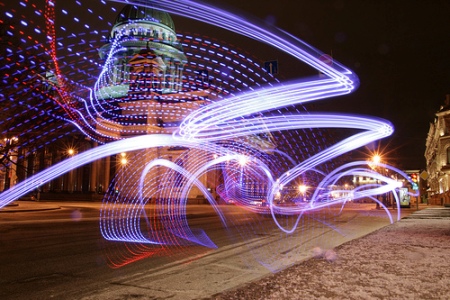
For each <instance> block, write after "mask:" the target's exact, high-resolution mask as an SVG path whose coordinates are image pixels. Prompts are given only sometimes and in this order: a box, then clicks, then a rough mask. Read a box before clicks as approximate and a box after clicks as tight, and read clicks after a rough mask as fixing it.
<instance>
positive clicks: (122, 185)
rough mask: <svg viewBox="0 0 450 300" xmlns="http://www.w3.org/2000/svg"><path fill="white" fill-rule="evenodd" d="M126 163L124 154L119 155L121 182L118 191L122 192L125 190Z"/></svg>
mask: <svg viewBox="0 0 450 300" xmlns="http://www.w3.org/2000/svg"><path fill="white" fill-rule="evenodd" d="M127 163H128V159H127V154H126V153H125V152H122V153H120V165H121V170H120V173H121V175H122V176H121V180H120V190H121V191H123V190H124V188H125V171H126V166H127Z"/></svg>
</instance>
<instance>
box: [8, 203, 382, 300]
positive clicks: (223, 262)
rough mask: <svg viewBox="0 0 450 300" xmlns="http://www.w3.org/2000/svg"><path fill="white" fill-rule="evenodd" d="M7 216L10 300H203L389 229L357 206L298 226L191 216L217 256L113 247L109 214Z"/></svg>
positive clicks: (230, 211) (74, 207)
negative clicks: (105, 231) (317, 250)
mask: <svg viewBox="0 0 450 300" xmlns="http://www.w3.org/2000/svg"><path fill="white" fill-rule="evenodd" d="M59 205H60V206H61V209H56V210H46V211H33V212H15V213H2V214H0V274H1V275H0V298H1V299H50V298H54V299H131V298H133V299H169V298H170V299H199V298H203V297H208V296H210V295H213V294H215V293H218V292H221V291H224V290H228V289H231V288H235V287H237V286H240V285H243V284H245V283H247V282H249V281H254V280H257V279H258V278H263V277H265V276H267V275H268V274H270V273H271V272H277V271H279V270H282V269H285V268H286V267H289V266H291V265H293V264H295V263H298V262H300V261H303V260H305V259H308V258H310V257H311V255H312V252H311V251H312V249H314V247H321V248H322V249H331V248H333V247H335V246H337V245H340V244H342V243H344V242H346V241H349V240H352V239H355V238H358V237H361V236H363V235H366V234H368V233H370V232H372V231H374V230H376V229H378V228H380V227H383V226H386V225H388V224H389V220H388V219H387V218H386V215H385V213H384V212H383V211H380V210H375V209H374V205H373V204H351V205H349V206H347V207H346V209H344V211H343V212H340V210H339V208H338V207H335V208H331V209H324V210H321V211H319V212H311V213H308V214H305V215H304V216H303V217H302V218H300V220H299V222H298V223H297V224H296V222H297V218H294V217H289V218H287V217H279V218H278V219H277V221H278V222H279V225H280V226H281V227H282V228H284V229H285V230H290V229H292V228H294V227H295V225H296V227H295V228H296V229H295V231H294V233H292V234H286V233H284V232H283V231H281V230H280V229H279V228H278V227H277V226H276V225H275V222H274V220H273V219H272V218H271V217H268V216H262V215H257V214H254V213H250V212H246V211H245V210H242V209H240V208H238V207H235V206H222V207H221V210H222V211H223V212H224V215H225V216H226V220H227V223H226V225H224V224H222V223H221V221H220V219H219V218H218V217H217V215H216V214H215V213H214V211H213V210H212V209H211V207H209V206H206V205H204V206H189V207H188V208H187V215H188V216H189V225H190V226H191V228H198V229H199V230H204V231H205V233H206V234H207V235H208V236H209V237H210V238H211V240H213V241H214V243H215V244H216V245H217V249H210V248H206V247H203V246H193V245H178V246H163V247H162V246H151V245H142V244H127V243H123V242H113V241H106V240H105V239H104V238H103V237H102V236H101V234H100V231H99V210H100V204H95V203H94V204H93V203H71V204H64V203H59Z"/></svg>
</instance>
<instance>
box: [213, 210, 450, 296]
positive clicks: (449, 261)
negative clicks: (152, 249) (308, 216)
mask: <svg viewBox="0 0 450 300" xmlns="http://www.w3.org/2000/svg"><path fill="white" fill-rule="evenodd" d="M311 251H313V254H314V257H315V258H313V259H310V260H307V261H305V262H303V263H301V264H299V265H297V266H294V267H291V268H289V269H286V270H284V271H281V272H279V273H277V274H274V275H271V276H269V277H266V278H264V279H262V280H260V281H258V282H253V283H250V284H248V285H246V286H244V287H242V288H240V289H237V290H233V291H228V292H225V293H222V294H220V295H215V296H214V297H213V298H212V299H450V218H441V219H436V218H434V219H433V218H428V219H420V218H411V219H409V218H407V219H403V220H401V221H400V222H397V223H395V224H393V225H390V226H387V227H384V228H382V229H380V230H378V231H376V232H374V233H372V234H369V235H367V236H365V237H363V238H361V239H358V240H353V241H351V242H348V243H346V244H344V245H341V246H339V247H337V248H336V249H334V250H330V249H321V248H318V247H317V248H314V249H312V250H311Z"/></svg>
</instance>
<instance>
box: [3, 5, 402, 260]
mask: <svg viewBox="0 0 450 300" xmlns="http://www.w3.org/2000/svg"><path fill="white" fill-rule="evenodd" d="M114 2H117V3H124V4H132V5H137V6H140V7H152V6H155V5H156V6H157V8H158V10H161V11H165V12H168V13H170V14H173V15H180V16H183V17H187V18H191V19H194V20H197V21H200V22H204V23H209V24H211V25H215V26H217V27H221V28H224V29H226V30H228V31H231V32H234V33H237V34H240V35H243V36H246V37H249V38H251V39H253V40H255V41H258V42H261V43H265V44H269V45H270V46H272V47H274V48H276V49H278V50H279V51H282V52H285V53H287V54H289V55H291V56H292V59H296V60H299V61H302V62H304V63H305V64H307V65H309V66H310V67H312V68H313V69H315V70H317V72H320V74H321V75H320V76H319V75H317V76H315V77H309V78H307V79H299V80H293V81H289V82H281V83H280V82H279V81H278V80H277V79H276V78H274V77H273V76H272V75H271V74H268V73H267V72H265V71H264V69H263V67H262V66H261V65H259V64H258V63H257V62H256V60H254V59H252V58H250V57H249V56H248V55H246V54H244V53H240V52H238V51H236V50H233V49H232V48H231V47H229V46H227V45H224V44H223V43H221V42H219V41H217V40H215V39H212V38H206V37H201V36H199V35H194V34H185V35H183V34H177V35H175V34H174V31H170V30H168V31H167V32H164V34H165V35H163V36H158V37H155V36H153V37H152V39H148V41H147V48H148V49H149V46H148V45H149V43H150V42H155V40H158V39H159V40H160V43H161V45H162V44H163V45H164V47H171V49H172V50H171V51H173V53H171V54H170V55H173V56H174V57H175V58H173V60H172V61H170V63H171V64H173V65H171V68H172V69H173V68H179V67H180V66H179V64H181V63H184V64H185V66H184V72H185V75H184V77H183V80H182V81H180V82H176V81H175V80H174V81H173V82H165V81H163V80H162V79H161V78H160V77H157V76H154V77H152V78H148V81H149V82H151V88H149V87H148V86H147V87H142V86H139V84H140V83H141V81H139V80H140V79H138V73H137V71H135V73H133V72H131V71H124V70H121V69H118V67H117V62H116V60H115V59H116V56H117V54H118V53H122V52H123V51H124V49H126V47H128V46H130V45H133V43H136V42H137V41H138V39H137V37H136V35H135V34H136V33H133V32H132V30H131V29H130V27H129V26H128V25H121V26H116V27H114V28H115V31H114V33H108V31H109V30H108V29H105V30H100V31H99V30H96V29H93V28H94V27H95V26H93V25H91V24H89V21H86V20H87V18H86V17H85V16H82V15H77V14H73V12H71V11H69V10H66V8H64V6H62V8H61V9H58V5H59V4H60V3H59V2H58V1H50V0H47V1H46V7H45V9H44V8H41V7H39V6H38V5H36V4H33V3H30V1H23V2H20V6H21V7H22V9H23V10H24V11H26V12H28V13H33V14H34V16H35V17H34V18H27V17H25V13H23V14H22V13H21V12H19V11H18V10H15V9H10V10H6V11H5V13H4V16H2V18H5V19H6V20H8V19H10V20H12V19H20V23H18V24H14V25H13V24H10V23H8V22H6V21H2V23H1V24H3V25H4V26H5V28H6V29H5V31H6V37H9V38H10V39H18V40H20V43H21V44H23V46H22V47H21V48H20V51H15V50H14V49H13V47H12V45H13V44H14V41H12V40H11V41H8V42H7V46H6V48H5V49H6V50H5V51H6V55H5V56H4V57H3V58H0V60H1V61H2V63H3V65H4V66H3V67H1V70H2V71H3V72H5V76H4V79H3V84H4V85H5V86H6V85H9V86H10V88H8V89H5V90H3V91H2V92H1V96H2V101H5V102H10V103H11V105H10V107H11V109H12V110H16V111H17V112H14V113H15V114H16V117H17V116H21V115H22V116H26V113H25V112H27V111H29V110H34V111H36V114H35V117H34V118H35V119H36V122H32V123H31V122H30V120H26V121H24V123H18V124H16V123H14V124H13V123H11V124H13V125H11V126H12V128H9V129H8V130H13V131H20V130H21V129H22V128H24V127H27V126H28V128H29V129H28V130H27V131H25V133H26V132H28V133H30V132H33V131H39V132H46V135H47V137H48V138H47V139H46V143H51V142H53V141H55V140H56V139H58V138H60V137H61V136H64V135H68V134H71V132H73V131H74V130H73V129H70V128H73V127H69V126H70V124H71V125H74V126H75V128H76V129H77V130H79V131H81V132H83V134H85V135H86V136H87V137H89V138H90V139H92V140H95V141H98V142H99V143H105V144H104V145H102V146H99V147H96V148H94V149H91V150H88V151H85V152H83V153H80V154H78V155H76V156H74V157H72V158H70V159H69V160H65V161H63V162H61V163H59V164H56V165H54V166H52V167H50V168H48V169H46V170H44V171H42V172H40V173H38V174H37V175H35V176H33V177H31V178H28V179H27V180H25V181H23V182H20V183H18V184H17V185H15V186H14V188H12V189H10V190H7V191H4V192H3V193H1V194H0V208H1V207H3V206H5V205H6V204H8V203H10V202H12V201H14V200H15V199H17V198H19V197H20V196H22V195H24V194H26V193H28V192H30V191H31V190H33V189H35V188H36V186H39V185H42V184H44V183H46V182H48V181H50V180H52V179H54V178H56V177H58V176H60V175H61V174H64V173H65V172H68V171H70V170H72V169H75V168H77V167H79V166H82V165H85V164H88V163H90V162H93V161H95V160H98V159H100V158H103V157H107V156H111V155H115V154H119V153H123V152H129V153H134V154H133V155H135V156H136V157H137V156H141V157H142V156H144V157H145V156H146V155H148V152H146V151H148V150H146V149H157V148H158V147H178V148H179V149H188V150H185V151H181V152H180V154H179V156H178V157H177V158H175V159H169V158H167V157H163V156H161V157H156V158H154V159H151V160H149V161H147V162H146V164H144V165H143V164H142V163H141V162H142V160H135V161H136V162H134V163H130V165H129V166H128V170H127V171H125V170H119V172H117V175H116V178H115V179H114V180H113V182H112V183H111V187H110V189H109V190H108V192H107V194H106V195H105V198H104V203H103V208H102V211H101V219H100V230H101V233H102V235H103V237H104V238H105V239H106V240H110V241H122V242H126V243H130V244H129V245H130V246H129V248H127V249H128V251H129V252H130V253H133V255H130V256H131V257H134V259H136V257H139V258H141V257H147V256H151V255H153V253H157V252H158V251H155V249H154V248H148V245H160V246H163V247H165V246H183V245H201V246H205V247H208V248H215V247H217V245H216V244H215V243H214V241H212V240H211V239H210V238H209V237H208V235H207V234H206V233H205V232H204V231H203V230H194V229H192V228H190V226H189V224H188V221H187V218H186V205H187V199H188V198H189V193H190V191H191V190H192V189H194V188H195V189H198V190H200V191H201V193H202V194H203V195H204V197H205V199H207V201H208V202H209V204H210V205H211V206H212V207H213V208H214V210H215V212H216V213H217V215H218V216H219V217H220V219H221V222H222V223H223V224H224V226H227V225H228V222H229V221H230V219H227V217H226V216H225V215H224V213H223V212H222V209H221V207H220V206H218V205H217V201H216V199H214V197H213V194H212V193H211V191H210V190H209V189H208V188H207V187H206V186H205V185H204V184H203V183H202V181H201V180H200V178H202V176H204V175H205V174H207V173H208V172H212V171H214V172H218V171H220V174H221V176H222V179H223V184H221V185H220V186H218V187H217V193H218V194H219V195H220V198H221V199H222V200H223V201H224V202H226V203H234V204H236V205H238V206H241V207H242V208H243V209H246V210H248V211H249V212H251V213H254V214H258V215H260V214H263V215H264V214H265V215H270V216H271V217H272V219H273V221H274V223H275V224H276V226H277V227H278V229H279V230H280V231H281V232H282V233H283V234H293V233H294V232H295V231H296V229H297V228H298V226H299V223H300V222H301V221H302V220H304V218H305V216H306V215H307V214H308V213H309V212H312V211H320V210H321V209H324V208H326V207H329V206H332V205H342V207H343V206H344V205H345V204H346V203H347V202H348V201H351V200H357V199H362V198H371V199H373V200H374V201H377V202H379V203H380V205H381V206H382V207H383V208H384V209H385V211H386V213H387V215H388V216H389V218H390V220H391V222H392V221H393V218H392V216H391V215H390V213H389V211H388V210H387V208H386V206H385V205H384V204H383V203H381V202H380V201H379V200H378V199H377V198H376V196H377V195H381V194H385V193H390V192H392V194H393V197H395V198H396V199H397V198H398V196H397V193H396V191H397V189H398V188H399V187H400V186H399V183H398V182H399V181H398V179H399V178H401V177H402V178H405V179H406V180H408V177H407V176H406V174H404V173H403V172H401V171H400V170H397V169H395V168H393V167H391V166H388V165H385V164H381V163H378V164H377V166H378V167H379V168H382V169H385V170H389V173H390V174H396V179H395V180H394V179H393V178H392V177H391V176H387V175H383V174H381V173H379V172H376V171H375V169H374V168H371V167H369V166H368V165H367V162H353V163H348V164H344V165H342V164H340V163H338V159H339V157H340V156H342V155H345V153H348V152H350V151H352V150H355V149H358V148H360V147H363V146H365V145H367V144H370V143H372V142H374V141H377V140H379V139H382V138H385V137H387V136H389V135H391V133H392V132H393V128H392V125H391V124H390V123H389V122H388V121H385V120H382V119H376V118H370V117H367V116H355V115H346V114H332V113H314V112H307V111H306V109H305V108H304V107H303V105H304V104H307V103H308V102H311V101H317V100H321V99H325V98H330V97H336V96H341V95H345V94H348V93H351V92H352V91H354V90H355V89H356V88H357V86H358V77H357V76H356V74H354V73H353V72H352V71H351V70H349V69H348V68H346V67H345V66H343V65H341V64H340V63H339V62H337V61H334V62H333V64H332V65H330V64H326V63H324V62H323V61H322V60H321V57H323V55H324V53H323V52H321V51H319V50H317V49H314V48H313V47H311V46H310V45H308V44H306V43H305V42H303V41H301V40H299V39H298V38H296V37H294V36H292V35H290V34H289V33H287V32H285V31H282V30H280V29H278V28H276V27H271V26H269V25H267V24H259V23H258V22H256V21H255V22H250V21H248V19H244V18H242V17H240V16H238V15H235V14H232V13H230V12H228V11H225V10H222V9H219V8H217V7H214V6H212V5H206V4H203V3H201V2H198V1H188V0H183V1H176V2H174V1H171V0H159V1H144V0H135V1H133V0H127V1H114ZM75 3H76V5H78V6H80V7H83V4H82V1H75ZM99 4H100V5H99V6H98V7H95V11H96V12H94V9H91V8H87V12H88V15H91V16H95V15H96V14H97V16H98V18H99V19H100V20H101V21H102V22H103V21H104V19H103V17H102V14H101V13H100V11H101V9H102V8H104V7H108V8H110V9H112V10H113V11H114V12H116V8H115V7H114V5H112V6H111V3H110V2H105V1H100V2H99ZM0 5H1V6H6V7H7V8H8V5H7V4H5V3H3V2H0ZM86 7H87V6H86ZM57 14H58V15H64V16H65V19H66V20H70V21H69V22H68V23H67V24H61V22H60V21H59V20H58V19H57V18H56V15H57ZM35 19H36V21H35ZM107 25H108V26H109V27H112V26H113V24H110V23H109V24H107ZM72 26H73V27H74V29H73V30H74V32H75V29H77V32H78V33H77V34H76V35H75V34H74V33H71V32H69V28H71V27H72ZM144 29H145V30H149V29H148V28H143V29H142V30H144ZM142 34H143V33H142ZM146 34H149V33H146ZM100 40H107V43H106V44H105V45H104V46H103V48H101V49H102V50H101V51H100V52H101V53H102V55H103V56H104V57H103V58H104V61H103V62H100V61H99V60H98V59H97V58H96V56H97V49H98V48H99V47H98V46H97V45H98V43H99V41H100ZM141 40H142V39H141ZM182 49H184V51H185V53H186V57H184V54H183V51H182ZM149 53H150V52H148V53H144V54H142V56H141V59H142V60H144V61H153V60H157V58H155V57H154V56H151V55H150V54H149ZM25 61H26V62H27V64H26V70H25V71H24V70H22V69H20V68H17V65H19V66H20V65H24V66H25ZM86 63H88V64H86ZM158 63H159V64H160V65H163V62H158ZM177 64H178V65H177ZM87 65H88V66H87ZM150 65H151V64H150ZM175 65H176V66H175ZM137 66H138V67H139V64H137ZM202 72H204V73H202ZM135 77H136V79H133V78H135ZM117 78H128V79H127V80H128V81H126V82H125V81H123V82H118V81H117ZM145 80H147V79H145ZM111 83H116V84H114V85H113V84H111ZM133 88H135V89H136V91H137V92H136V93H135V94H133V95H132V96H130V95H131V94H130V93H129V91H130V90H131V89H133ZM144 88H145V93H144ZM165 90H168V91H169V90H170V93H169V92H167V93H166V94H165V92H164V91H165ZM155 92H157V93H156V94H157V96H155V95H156V94H155ZM33 97H34V98H36V99H38V101H34V102H30V101H28V102H25V101H16V99H21V98H22V99H25V98H26V99H31V98H33ZM155 97H160V98H158V100H157V101H156V102H148V101H147V102H146V100H149V99H156V98H155ZM130 103H132V105H131V104H130ZM24 105H25V106H26V107H27V109H24ZM21 110H22V111H21ZM121 110H127V111H128V113H127V114H123V113H121V112H120V111H121ZM147 111H157V112H158V113H155V114H154V115H153V117H150V115H147V117H148V118H149V120H147V119H145V120H144V119H143V117H142V116H143V115H144V114H145V113H146V112H147ZM163 114H164V117H165V118H166V119H168V120H173V122H172V123H173V124H172V123H171V122H167V123H166V124H165V126H162V125H161V124H159V123H158V122H159V117H161V116H162V115H163ZM34 118H33V119H34ZM150 119H152V120H150ZM180 120H181V121H182V122H181V124H179V122H178V121H180ZM7 121H8V120H2V121H1V123H0V124H1V125H2V126H3V127H5V126H9V125H8V124H9V123H7ZM143 121H145V122H147V123H145V122H144V123H145V124H144V123H143ZM149 123H151V125H152V126H148V124H149ZM30 124H32V125H30ZM331 129H344V130H346V131H345V132H356V133H354V134H349V135H348V136H346V137H345V138H343V139H342V140H340V141H338V142H336V143H334V142H333V139H329V138H326V137H325V136H326V135H327V134H328V132H329V130H331ZM3 131H4V132H3V134H4V133H5V132H6V130H3ZM39 138H40V137H35V138H34V139H39ZM32 141H33V140H27V141H25V142H24V146H26V145H27V144H28V143H31V142H32ZM44 144H45V143H44ZM133 151H134V152H133ZM23 155H26V154H25V153H24V154H23ZM132 161H133V160H132ZM185 161H189V164H188V165H186V164H184V163H183V162H185ZM372 167H373V166H372ZM124 169H125V168H124ZM155 170H157V171H155ZM155 174H157V175H155ZM384 174H387V172H385V173H384ZM352 176H364V177H370V178H373V179H374V182H376V183H374V184H370V185H362V186H357V187H354V188H353V189H352V190H349V189H345V190H343V189H342V190H339V189H338V190H336V189H334V190H332V189H330V187H331V186H340V185H342V183H343V182H345V181H349V178H351V177H352ZM299 181H300V182H306V181H308V182H309V186H310V188H311V187H313V188H312V190H313V192H311V193H310V195H309V197H308V198H309V199H308V200H309V201H308V202H305V201H300V202H298V201H297V200H299V199H304V195H301V196H299V194H298V193H294V194H292V193H287V192H286V191H287V190H288V191H289V189H288V187H289V188H291V191H292V187H295V188H296V187H297V185H298V182H299ZM120 182H122V183H121V184H120V188H119V187H118V185H119V183H120ZM302 193H303V192H302ZM280 195H283V197H284V198H285V200H287V202H289V201H290V203H292V205H285V204H280V203H279V202H280ZM261 199H263V201H261ZM285 202H286V201H285ZM150 204H151V205H154V206H155V207H154V209H152V210H150V209H149V206H150ZM397 205H399V200H398V199H397ZM398 208H400V207H398ZM399 217H400V210H398V218H399ZM240 234H243V235H245V231H241V233H240ZM132 245H135V246H132ZM130 260H133V258H130V257H127V258H124V260H123V261H120V259H119V261H117V260H116V261H114V262H113V265H115V266H120V265H123V264H126V263H127V262H129V261H130ZM266 263H267V261H266Z"/></svg>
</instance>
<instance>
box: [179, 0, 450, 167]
mask: <svg viewBox="0 0 450 300" xmlns="http://www.w3.org/2000/svg"><path fill="white" fill-rule="evenodd" d="M222 5H226V7H229V8H237V9H239V10H241V11H243V12H245V13H246V14H249V15H252V16H254V17H257V18H260V19H263V20H265V21H266V22H268V23H271V24H273V25H275V26H277V27H280V28H282V29H284V30H286V31H288V32H290V33H291V34H293V35H295V36H297V37H299V38H300V39H302V40H303V41H305V42H307V43H309V44H311V45H313V46H314V47H315V48H317V49H319V50H321V51H323V52H326V53H330V54H332V55H333V57H334V59H335V60H337V61H339V62H341V63H343V64H344V65H345V66H347V67H348V68H350V69H352V70H353V71H355V72H356V73H357V74H358V76H359V78H360V81H361V82H360V87H359V89H358V90H356V92H355V93H353V94H351V95H347V96H341V97H339V98H333V99H328V100H323V101H320V103H319V102H318V103H316V104H315V106H314V110H318V111H342V112H348V113H356V114H365V115H371V116H376V117H381V118H384V119H387V120H389V121H391V122H392V123H393V125H394V127H395V133H394V135H393V136H391V137H389V138H386V139H384V140H383V141H381V142H380V143H378V144H377V145H369V147H368V149H362V151H361V152H364V151H366V150H367V151H369V150H370V151H375V150H376V149H380V150H382V151H383V152H384V154H385V159H386V162H387V163H390V164H393V165H397V166H398V167H401V168H403V169H423V168H425V167H426V163H425V158H424V152H425V142H426V137H427V134H428V130H429V124H430V122H433V121H434V114H435V113H436V112H437V111H438V110H439V108H440V106H441V105H443V104H444V100H445V96H446V94H450V17H449V16H450V1H442V0H441V1H439V0H433V1H423V0H407V1H404V0H402V1H400V0H376V1H375V0H372V1H368V0H366V1H365V0H302V1H291V0H278V1H256V0H247V1H240V0H239V1H238V0H228V1H224V2H222ZM174 20H175V22H176V26H177V29H180V28H182V27H181V26H180V25H183V29H186V28H185V27H184V24H183V23H182V21H177V19H176V18H175V17H174ZM180 22H181V23H180ZM186 26H187V24H186ZM203 29H204V31H209V30H210V29H209V28H203ZM197 30H198V29H197ZM212 30H213V29H211V32H204V34H209V35H213V34H217V32H219V33H221V34H223V33H222V32H221V31H220V30H219V31H217V30H216V31H214V32H212ZM216 37H217V38H220V36H217V35H216ZM226 38H227V37H226V36H223V39H226ZM232 41H233V42H234V43H240V44H239V45H238V46H239V47H241V48H244V49H246V50H247V51H249V52H253V53H254V54H255V55H256V56H257V57H259V58H260V59H262V60H273V59H278V61H279V72H280V74H279V76H280V78H286V79H289V78H295V77H300V78H301V77H304V76H305V73H304V69H303V67H302V66H300V64H301V63H297V62H295V60H294V59H292V58H290V57H288V56H285V55H283V54H281V53H279V52H278V51H277V50H273V51H270V50H269V51H267V50H266V49H265V50H264V51H260V47H257V46H255V45H253V44H252V43H251V42H250V41H248V40H246V39H241V40H240V39H236V38H235V39H233V40H232ZM369 148H370V149H369Z"/></svg>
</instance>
